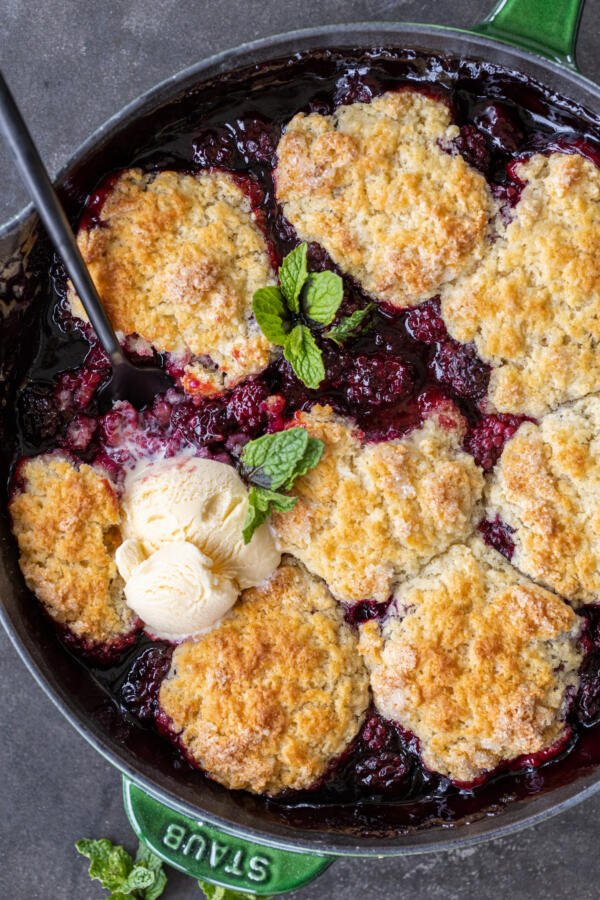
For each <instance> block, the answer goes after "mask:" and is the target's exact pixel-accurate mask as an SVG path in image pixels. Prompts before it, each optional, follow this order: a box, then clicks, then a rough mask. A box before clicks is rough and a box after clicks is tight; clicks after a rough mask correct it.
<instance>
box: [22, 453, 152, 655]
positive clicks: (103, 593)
mask: <svg viewBox="0 0 600 900" xmlns="http://www.w3.org/2000/svg"><path fill="white" fill-rule="evenodd" d="M19 479H20V481H21V482H22V484H23V490H19V491H17V492H16V493H15V494H14V495H13V497H12V499H11V501H10V504H9V509H10V514H11V517H12V523H13V532H14V534H15V537H16V538H17V541H18V544H19V551H20V554H21V555H20V559H19V565H20V567H21V571H22V572H23V575H24V577H25V581H26V583H27V586H28V587H29V589H30V590H31V591H33V592H34V593H35V594H36V595H37V597H38V598H39V599H40V600H41V601H42V603H43V604H44V606H45V608H46V610H47V611H48V613H49V614H50V616H51V617H52V618H53V619H54V620H55V621H56V622H58V623H59V624H60V625H64V626H66V627H67V628H68V629H69V630H70V631H72V632H73V633H74V634H75V635H76V636H77V637H78V638H81V639H82V640H84V641H88V642H90V643H91V644H106V643H111V642H113V641H114V640H116V639H117V638H118V637H120V636H122V635H124V634H127V633H128V632H130V631H131V630H132V628H133V627H134V625H135V622H136V617H135V615H134V614H133V612H132V611H131V610H130V609H129V607H127V606H126V604H125V598H124V596H123V582H122V580H121V578H120V576H119V574H118V572H117V568H116V565H115V561H114V554H115V550H116V548H117V546H118V545H119V544H120V542H121V537H120V532H119V503H118V500H117V496H116V494H115V491H114V489H113V487H112V486H111V484H110V482H109V481H108V479H107V478H105V477H103V476H102V475H100V474H99V473H98V472H96V471H95V470H94V469H92V468H91V466H87V465H84V464H83V463H81V464H79V465H78V466H76V465H75V464H74V463H73V462H71V460H69V459H67V458H66V457H64V456H61V455H59V454H46V455H42V456H36V457H34V458H32V459H27V460H25V461H24V462H23V463H22V464H21V466H20V468H19Z"/></svg>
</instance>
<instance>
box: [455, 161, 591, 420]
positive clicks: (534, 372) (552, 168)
mask: <svg viewBox="0 0 600 900" xmlns="http://www.w3.org/2000/svg"><path fill="white" fill-rule="evenodd" d="M516 172H517V175H518V177H519V178H520V179H521V180H522V181H524V182H526V184H525V187H524V188H523V192H522V194H521V198H520V200H519V202H518V203H517V205H516V207H515V208H514V210H513V217H512V219H511V221H510V222H509V223H508V224H507V225H505V226H500V231H499V235H498V237H497V239H496V240H495V242H494V243H493V244H492V245H491V247H490V250H489V252H488V253H487V254H486V256H485V257H484V259H483V261H482V263H481V264H480V265H479V267H478V268H477V269H476V270H475V271H474V272H473V273H471V274H466V275H464V276H462V277H460V278H458V280H457V281H456V282H455V283H454V284H452V285H447V286H446V287H445V288H444V290H443V291H442V314H443V318H444V320H445V322H446V325H447V327H448V330H449V332H450V334H451V335H452V336H453V337H455V338H456V339H457V340H459V341H463V342H465V343H466V342H469V341H474V342H475V345H476V347H477V352H478V353H479V356H480V357H481V358H482V359H483V360H484V361H485V362H487V363H490V364H491V365H492V366H493V368H492V373H491V379H490V386H489V391H488V396H489V400H490V401H491V403H492V404H493V406H494V407H495V408H496V409H497V410H498V411H500V412H510V413H523V414H525V415H529V416H533V417H535V418H539V417H540V416H541V415H543V414H544V413H547V412H548V411H549V410H551V409H554V408H556V407H557V406H558V405H559V404H561V403H563V402H565V401H567V400H576V399H578V398H580V397H583V396H585V395H586V394H588V393H590V391H593V390H596V389H597V386H598V384H599V383H600V346H599V342H600V169H598V168H597V166H595V165H594V164H593V163H592V162H590V161H589V160H587V159H584V158H583V157H582V156H579V155H574V154H565V153H551V154H550V155H549V156H543V155H536V156H533V157H531V159H529V160H527V161H526V162H522V163H520V164H519V165H518V166H517V167H516Z"/></svg>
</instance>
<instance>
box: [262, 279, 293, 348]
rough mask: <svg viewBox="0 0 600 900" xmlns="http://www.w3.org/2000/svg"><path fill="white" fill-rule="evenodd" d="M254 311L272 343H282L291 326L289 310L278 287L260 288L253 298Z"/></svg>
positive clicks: (265, 334) (263, 331)
mask: <svg viewBox="0 0 600 900" xmlns="http://www.w3.org/2000/svg"><path fill="white" fill-rule="evenodd" d="M252 311H253V313H254V318H255V319H256V321H257V323H258V327H259V328H260V330H261V331H262V333H263V334H264V336H265V337H266V338H267V340H268V341H271V343H272V344H280V345H282V344H283V343H284V341H285V339H286V336H287V334H288V332H289V330H290V328H291V322H290V318H289V312H288V309H287V306H286V304H285V301H284V299H283V295H282V293H281V291H280V290H279V288H278V287H274V286H269V287H264V288H260V289H259V290H258V291H256V292H255V293H254V297H253V298H252Z"/></svg>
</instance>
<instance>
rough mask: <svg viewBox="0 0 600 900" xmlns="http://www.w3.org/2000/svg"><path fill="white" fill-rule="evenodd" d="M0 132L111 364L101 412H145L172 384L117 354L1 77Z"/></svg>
mask: <svg viewBox="0 0 600 900" xmlns="http://www.w3.org/2000/svg"><path fill="white" fill-rule="evenodd" d="M0 128H1V130H2V133H3V135H4V138H5V139H6V142H7V144H8V146H9V147H10V149H11V150H12V153H13V156H14V158H15V161H16V163H17V166H18V168H19V170H20V173H21V176H22V178H23V181H24V182H25V185H26V187H27V190H28V191H29V194H30V196H31V199H32V200H33V204H34V206H35V208H36V210H37V211H38V214H39V217H40V219H41V220H42V222H43V224H44V226H45V228H46V231H47V232H48V234H49V236H50V239H51V241H52V243H53V244H54V246H55V248H56V250H57V251H58V253H59V254H60V256H61V257H62V259H63V262H64V264H65V267H66V269H67V272H68V273H69V275H70V277H71V280H72V282H73V284H74V286H75V290H76V291H77V294H78V295H79V298H80V300H81V302H82V303H83V306H84V308H85V311H86V313H87V315H88V318H89V320H90V322H91V324H92V327H93V329H94V331H95V332H96V334H97V335H98V340H99V341H100V343H101V344H102V346H103V347H104V350H105V351H106V353H107V354H108V357H109V359H110V361H111V364H112V370H113V371H112V377H111V379H110V381H108V382H107V383H106V384H105V385H104V386H103V387H102V389H101V391H100V393H99V396H98V400H99V402H100V404H101V405H102V406H104V407H106V406H107V405H109V404H110V401H113V402H114V401H115V400H129V402H130V403H131V404H133V406H135V407H136V408H138V409H139V408H141V407H142V406H146V405H147V404H149V403H151V402H152V400H153V399H154V397H155V396H156V395H157V394H163V393H164V392H165V391H166V390H168V389H169V388H170V387H172V386H173V380H172V379H171V378H170V377H169V376H168V375H167V373H166V372H163V370H162V369H159V368H158V367H156V366H143V367H142V366H136V365H134V363H132V362H130V361H129V360H128V359H127V357H126V356H125V354H124V353H123V350H122V349H121V346H120V344H119V341H118V339H117V336H116V334H115V332H114V329H113V327H112V325H111V324H110V321H109V319H108V317H107V315H106V312H105V311H104V308H103V306H102V301H101V300H100V297H99V295H98V291H97V290H96V287H95V285H94V282H93V281H92V278H91V276H90V273H89V272H88V269H87V266H86V264H85V262H84V260H83V257H82V255H81V253H80V251H79V247H78V246H77V241H76V240H75V236H74V234H73V232H72V230H71V227H70V225H69V221H68V219H67V217H66V215H65V212H64V210H63V208H62V205H61V202H60V200H59V199H58V196H57V194H56V191H55V190H54V188H53V187H52V182H51V181H50V177H49V175H48V172H47V171H46V167H45V166H44V163H43V162H42V159H41V157H40V154H39V152H38V150H37V147H36V146H35V144H34V142H33V139H32V137H31V135H30V133H29V130H28V128H27V125H26V124H25V122H24V120H23V116H22V115H21V113H20V111H19V108H18V106H17V104H16V102H15V100H14V97H13V96H12V94H11V92H10V90H9V88H8V85H7V84H6V81H5V80H4V76H3V75H2V73H1V72H0Z"/></svg>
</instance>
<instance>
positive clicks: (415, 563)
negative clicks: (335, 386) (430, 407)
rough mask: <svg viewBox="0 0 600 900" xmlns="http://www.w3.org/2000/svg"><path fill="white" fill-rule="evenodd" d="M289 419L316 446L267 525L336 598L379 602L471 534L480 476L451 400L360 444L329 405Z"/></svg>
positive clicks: (281, 547) (352, 431)
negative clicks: (408, 425)
mask: <svg viewBox="0 0 600 900" xmlns="http://www.w3.org/2000/svg"><path fill="white" fill-rule="evenodd" d="M297 422H298V424H299V425H303V426H304V427H305V428H307V430H308V431H309V433H310V434H311V435H312V436H313V437H316V438H320V439H321V440H322V441H324V443H325V450H324V453H323V457H322V459H321V461H320V462H319V464H318V465H317V466H316V467H315V468H314V469H313V470H312V471H311V472H309V473H308V474H307V475H305V476H303V477H302V478H300V479H298V481H297V482H296V484H295V486H294V490H293V492H292V493H294V494H295V495H296V496H297V497H298V502H297V504H296V506H295V507H294V509H292V510H291V511H290V512H287V513H283V514H276V515H274V516H273V517H272V519H271V524H272V527H273V530H274V533H275V537H276V540H277V543H278V546H279V549H280V550H281V551H282V552H285V553H291V554H292V555H293V556H295V557H297V558H298V559H300V560H302V562H303V563H304V564H305V565H306V566H307V567H308V569H309V570H310V571H311V572H314V573H315V574H316V575H319V576H320V577H321V578H323V579H325V581H326V582H327V584H328V585H329V588H330V590H331V592H332V593H333V594H334V595H335V596H336V597H337V598H338V599H339V600H342V601H346V602H355V601H358V600H363V599H365V598H371V599H374V600H378V601H383V600H386V599H387V598H388V597H389V596H390V594H391V592H392V586H393V584H394V582H395V581H397V580H398V579H400V578H405V577H407V576H408V575H414V574H416V572H417V571H418V569H419V567H420V566H421V565H422V564H423V563H425V562H427V561H428V560H429V559H431V558H432V557H433V556H435V555H436V554H437V553H441V552H442V551H444V550H445V549H446V548H447V547H448V546H449V545H450V544H452V543H455V542H456V541H460V540H464V539H466V538H467V537H468V536H469V535H470V534H471V532H472V530H473V528H474V526H475V524H476V522H477V518H478V514H479V512H478V501H479V500H480V497H481V495H482V491H483V475H482V472H481V470H480V469H479V468H478V466H477V465H476V463H475V462H474V460H473V458H472V456H470V455H469V454H467V453H465V452H463V450H462V449H461V444H462V439H463V436H464V430H465V423H464V420H463V418H462V416H461V415H460V413H459V412H458V410H456V408H455V407H453V406H452V404H450V403H448V404H447V406H445V407H444V408H443V409H442V410H440V411H439V412H438V414H437V415H435V414H434V415H433V416H432V417H430V418H428V419H426V421H425V422H424V424H423V425H422V426H421V427H420V428H417V429H415V430H414V431H412V432H410V433H409V434H408V435H407V436H406V437H404V438H402V439H400V440H395V441H386V442H383V443H378V444H375V443H374V444H364V445H363V444H362V443H361V440H360V435H359V434H358V432H357V431H356V430H355V429H354V428H353V426H352V424H351V422H350V421H349V420H347V419H344V418H342V417H339V416H336V415H335V414H334V413H333V411H332V409H331V407H328V406H315V407H313V409H312V410H311V412H309V413H300V414H299V415H298V417H297Z"/></svg>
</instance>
